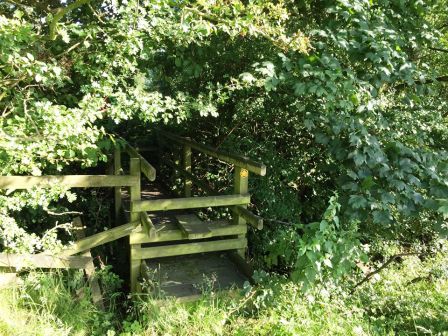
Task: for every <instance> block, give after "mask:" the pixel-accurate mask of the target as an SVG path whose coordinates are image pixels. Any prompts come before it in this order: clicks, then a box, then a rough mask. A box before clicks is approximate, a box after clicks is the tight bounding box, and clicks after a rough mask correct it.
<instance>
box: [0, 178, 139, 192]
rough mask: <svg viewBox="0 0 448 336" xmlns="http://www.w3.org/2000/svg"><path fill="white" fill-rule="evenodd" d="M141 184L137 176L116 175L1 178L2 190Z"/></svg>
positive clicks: (0, 187)
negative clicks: (55, 186) (57, 186)
mask: <svg viewBox="0 0 448 336" xmlns="http://www.w3.org/2000/svg"><path fill="white" fill-rule="evenodd" d="M137 183H139V180H138V178H136V177H135V176H125V175H123V176H115V175H46V176H0V189H30V188H32V187H35V186H38V187H49V186H51V185H53V184H55V185H64V186H66V187H70V188H100V187H118V186H134V185H136V184H137Z"/></svg>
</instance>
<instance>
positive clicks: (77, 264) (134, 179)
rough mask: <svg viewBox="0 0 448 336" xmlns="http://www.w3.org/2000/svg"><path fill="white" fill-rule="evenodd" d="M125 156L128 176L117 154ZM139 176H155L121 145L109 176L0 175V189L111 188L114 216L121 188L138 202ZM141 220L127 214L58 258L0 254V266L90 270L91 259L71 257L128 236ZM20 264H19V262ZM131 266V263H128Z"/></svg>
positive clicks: (151, 179) (116, 149)
mask: <svg viewBox="0 0 448 336" xmlns="http://www.w3.org/2000/svg"><path fill="white" fill-rule="evenodd" d="M122 151H124V152H126V153H127V154H128V155H129V167H130V169H129V174H128V175H124V174H123V171H122V166H121V153H122ZM141 174H143V175H144V176H146V177H147V178H148V179H149V180H150V181H154V179H155V177H156V170H155V168H154V167H153V166H152V165H151V164H150V163H149V162H147V161H146V160H145V159H144V158H143V157H142V156H141V155H140V154H139V153H138V152H137V151H136V150H135V149H134V148H133V147H131V146H130V145H129V144H127V143H125V146H124V149H121V148H119V147H116V148H115V149H114V167H113V175H47V176H0V189H8V190H16V189H30V188H32V187H36V186H37V187H42V188H49V187H52V186H53V185H63V186H65V187H68V188H102V187H113V188H114V189H115V214H116V215H117V217H116V218H118V215H119V214H120V212H121V211H122V199H121V192H122V190H121V188H122V187H128V188H129V194H130V198H131V201H139V200H140V194H141V190H140V188H141ZM140 223H142V224H143V225H145V223H144V219H143V217H142V216H141V214H140V213H134V212H131V215H130V220H129V221H128V223H126V224H123V225H120V226H117V227H114V228H112V229H110V230H107V231H103V232H99V233H96V234H94V235H92V236H89V237H85V238H80V239H79V240H77V241H76V242H75V243H74V244H72V245H69V246H67V247H66V248H65V249H64V250H62V252H61V253H60V254H59V255H58V256H50V255H46V254H38V255H27V256H25V255H11V254H5V253H0V267H11V268H19V267H21V266H23V263H25V264H26V265H28V266H35V267H39V268H86V269H88V268H89V267H90V268H91V266H89V265H90V263H91V260H92V259H91V258H89V257H83V256H75V254H80V253H84V252H86V251H89V250H90V249H92V248H93V247H96V246H99V245H102V244H105V243H108V242H111V241H113V240H116V239H119V238H122V237H126V236H129V235H130V234H131V232H132V231H133V230H134V229H135V228H136V227H137V226H138V225H139V224H140ZM22 261H23V262H22ZM131 267H132V262H131Z"/></svg>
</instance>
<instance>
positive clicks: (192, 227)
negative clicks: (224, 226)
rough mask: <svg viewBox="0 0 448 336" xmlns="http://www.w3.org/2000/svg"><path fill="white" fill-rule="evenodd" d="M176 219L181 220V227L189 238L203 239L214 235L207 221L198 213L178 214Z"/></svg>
mask: <svg viewBox="0 0 448 336" xmlns="http://www.w3.org/2000/svg"><path fill="white" fill-rule="evenodd" d="M176 219H177V221H178V222H179V224H178V226H179V228H180V229H181V231H182V232H184V233H185V234H186V236H187V238H188V239H202V238H209V237H211V236H212V231H211V230H210V229H209V228H208V227H207V223H206V222H205V221H202V220H201V219H200V218H199V217H198V216H196V215H193V214H189V215H177V216H176Z"/></svg>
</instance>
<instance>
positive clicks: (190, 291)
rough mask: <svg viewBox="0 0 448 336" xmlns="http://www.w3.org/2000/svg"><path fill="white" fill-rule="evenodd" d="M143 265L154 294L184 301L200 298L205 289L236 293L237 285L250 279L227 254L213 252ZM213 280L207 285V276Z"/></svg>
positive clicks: (240, 285)
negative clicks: (205, 280) (234, 290)
mask: <svg viewBox="0 0 448 336" xmlns="http://www.w3.org/2000/svg"><path fill="white" fill-rule="evenodd" d="M144 264H146V265H145V266H142V277H143V278H145V279H147V280H149V284H154V285H153V286H151V287H149V288H148V290H149V292H150V293H151V294H152V297H156V298H160V299H161V300H162V299H163V298H166V297H171V296H174V297H176V299H177V300H180V301H181V302H186V301H190V300H192V299H193V300H194V299H198V298H200V294H202V293H203V292H202V291H203V290H206V291H209V290H212V291H219V292H221V293H222V292H223V291H225V292H226V293H225V295H227V296H233V295H237V293H236V292H232V289H233V288H235V287H239V288H242V287H243V285H244V282H245V281H247V278H246V277H245V275H244V273H243V272H241V270H240V269H239V268H238V266H237V265H235V264H234V263H233V262H232V260H231V259H230V258H228V255H227V253H225V252H224V253H221V252H212V253H205V254H195V255H186V256H175V257H168V258H160V259H150V260H146V261H145V262H144ZM211 276H213V281H211V282H208V283H207V286H204V278H210V277H211Z"/></svg>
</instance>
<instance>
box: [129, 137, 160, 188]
mask: <svg viewBox="0 0 448 336" xmlns="http://www.w3.org/2000/svg"><path fill="white" fill-rule="evenodd" d="M125 150H126V152H127V153H128V154H129V156H130V157H131V158H137V159H140V170H141V172H142V173H143V175H145V176H146V177H147V178H148V180H150V181H154V180H155V179H156V169H155V168H154V167H153V166H152V165H151V164H150V163H149V162H148V161H146V159H145V158H144V157H143V156H142V155H141V154H140V153H139V152H138V151H137V150H136V149H135V148H133V147H132V146H131V145H129V144H126V146H125Z"/></svg>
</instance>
